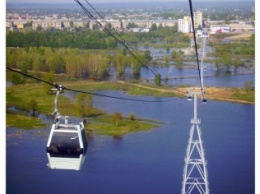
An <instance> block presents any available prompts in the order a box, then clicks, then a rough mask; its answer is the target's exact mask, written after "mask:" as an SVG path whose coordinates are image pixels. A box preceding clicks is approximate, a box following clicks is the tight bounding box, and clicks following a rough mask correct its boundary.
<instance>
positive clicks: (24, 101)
mask: <svg viewBox="0 0 260 194" xmlns="http://www.w3.org/2000/svg"><path fill="white" fill-rule="evenodd" d="M63 84H64V86H66V87H69V88H73V89H81V90H90V88H91V89H92V90H94V89H95V90H100V89H106V90H122V89H127V87H125V88H124V87H122V85H123V84H118V85H117V84H108V83H95V82H89V83H88V84H87V82H66V83H63ZM65 92H66V91H65ZM31 99H34V100H35V101H36V102H37V105H38V106H37V107H38V108H37V112H40V113H44V114H46V115H51V113H52V112H53V111H54V99H55V94H51V95H50V94H47V93H45V91H44V85H43V84H34V83H30V84H21V85H15V86H11V87H7V89H6V105H7V107H10V106H14V107H16V108H17V109H19V110H23V111H27V112H29V111H30V100H31ZM58 110H59V112H60V113H61V114H62V115H69V116H77V117H80V115H79V113H78V111H77V108H76V105H75V102H74V100H71V99H68V98H66V97H64V96H62V95H60V96H59V99H58ZM88 120H90V121H91V122H90V124H87V125H86V128H87V129H88V130H90V131H96V132H97V133H99V134H103V135H111V136H122V135H125V134H127V133H131V132H135V131H143V130H149V129H152V128H155V127H157V126H158V123H156V122H153V121H149V122H148V121H147V120H141V119H138V118H136V119H134V120H130V119H128V118H123V119H122V120H120V122H119V124H118V125H116V124H115V123H114V120H113V118H112V116H111V115H108V114H107V113H104V112H103V111H102V110H98V109H95V108H93V109H92V112H91V115H90V117H88ZM6 125H7V127H18V128H23V129H33V128H38V127H43V126H46V125H44V124H43V123H42V122H41V120H40V119H38V118H35V117H30V116H26V115H20V114H17V113H14V112H11V111H7V114H6Z"/></svg>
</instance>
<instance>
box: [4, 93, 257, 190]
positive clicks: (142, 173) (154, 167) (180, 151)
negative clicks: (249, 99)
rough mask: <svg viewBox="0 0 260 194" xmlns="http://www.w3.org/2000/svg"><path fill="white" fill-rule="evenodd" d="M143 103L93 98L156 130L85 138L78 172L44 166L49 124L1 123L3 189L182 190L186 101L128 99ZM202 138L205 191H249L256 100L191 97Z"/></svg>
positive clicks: (252, 177)
mask: <svg viewBox="0 0 260 194" xmlns="http://www.w3.org/2000/svg"><path fill="white" fill-rule="evenodd" d="M103 93H104V94H107V95H113V96H118V97H131V98H136V99H144V98H145V99H146V100H170V101H167V102H157V103H143V102H131V101H122V100H116V99H111V98H102V97H95V98H94V104H95V106H96V107H99V108H102V109H103V110H105V111H107V112H110V113H113V112H121V113H122V114H124V115H125V116H127V115H129V114H130V113H134V114H135V115H136V116H138V117H141V118H149V119H154V120H158V121H161V122H162V124H161V126H159V127H158V128H155V129H153V130H150V131H145V132H137V133H132V134H128V135H125V136H123V137H107V136H101V135H96V134H91V135H88V136H87V139H88V150H87V154H86V158H85V162H84V165H83V167H82V169H81V170H80V171H74V170H51V169H49V168H47V166H46V164H47V163H48V160H47V155H46V144H47V139H48V135H49V132H50V126H47V127H46V128H42V129H34V130H29V131H25V130H21V129H16V128H7V139H6V147H7V153H6V164H7V168H6V189H7V193H8V194H20V193H21V194H24V193H37V194H41V193H42V194H46V193H49V194H54V193H55V194H56V193H62V194H67V193H68V194H71V193H76V194H77V193H79V194H81V193H89V194H110V193H112V194H117V193H120V194H121V193H124V194H133V193H135V194H143V193H149V194H161V193H162V194H164V193H174V194H179V193H181V185H182V172H183V167H184V156H185V153H186V147H187V142H188V138H189V130H190V127H191V123H190V119H191V118H192V117H193V103H192V102H188V101H187V100H185V99H179V98H170V97H151V96H146V97H133V96H128V95H127V94H125V93H124V92H116V91H106V92H103ZM198 117H199V118H200V119H201V128H202V139H203V144H204V147H205V152H206V160H207V161H208V165H207V168H208V175H209V183H210V191H211V194H220V193H221V194H234V193H236V194H245V193H246V194H254V193H255V192H254V186H255V184H254V182H255V167H254V166H255V163H254V158H255V156H254V153H255V147H254V145H255V142H254V137H255V126H254V123H255V106H254V105H247V104H238V103H229V102H217V101H209V102H208V103H207V104H206V105H202V104H201V103H198Z"/></svg>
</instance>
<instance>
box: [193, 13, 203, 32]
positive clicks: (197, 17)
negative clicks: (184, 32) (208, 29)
mask: <svg viewBox="0 0 260 194" xmlns="http://www.w3.org/2000/svg"><path fill="white" fill-rule="evenodd" d="M193 17H194V27H195V29H198V28H199V27H201V28H202V27H203V26H202V25H203V23H202V22H203V19H202V12H201V11H196V12H194V16H193Z"/></svg>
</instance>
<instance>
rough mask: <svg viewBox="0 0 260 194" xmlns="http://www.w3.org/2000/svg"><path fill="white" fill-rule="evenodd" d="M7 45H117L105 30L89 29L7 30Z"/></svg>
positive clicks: (84, 47)
mask: <svg viewBox="0 0 260 194" xmlns="http://www.w3.org/2000/svg"><path fill="white" fill-rule="evenodd" d="M6 46H7V47H26V46H27V47H28V46H33V47H40V46H43V47H52V48H63V47H64V48H68V47H69V48H81V49H107V48H115V47H116V46H117V43H116V41H115V40H114V38H112V37H110V36H108V35H107V34H106V33H105V32H102V31H96V32H93V31H91V30H88V31H81V32H68V31H64V32H63V31H54V32H52V31H41V32H37V31H29V32H11V31H10V32H8V33H7V35H6Z"/></svg>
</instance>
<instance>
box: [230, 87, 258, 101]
mask: <svg viewBox="0 0 260 194" xmlns="http://www.w3.org/2000/svg"><path fill="white" fill-rule="evenodd" d="M234 90H235V93H234V96H233V97H234V99H238V100H243V101H247V102H252V103H254V102H255V91H254V90H249V91H246V90H244V89H234Z"/></svg>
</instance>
